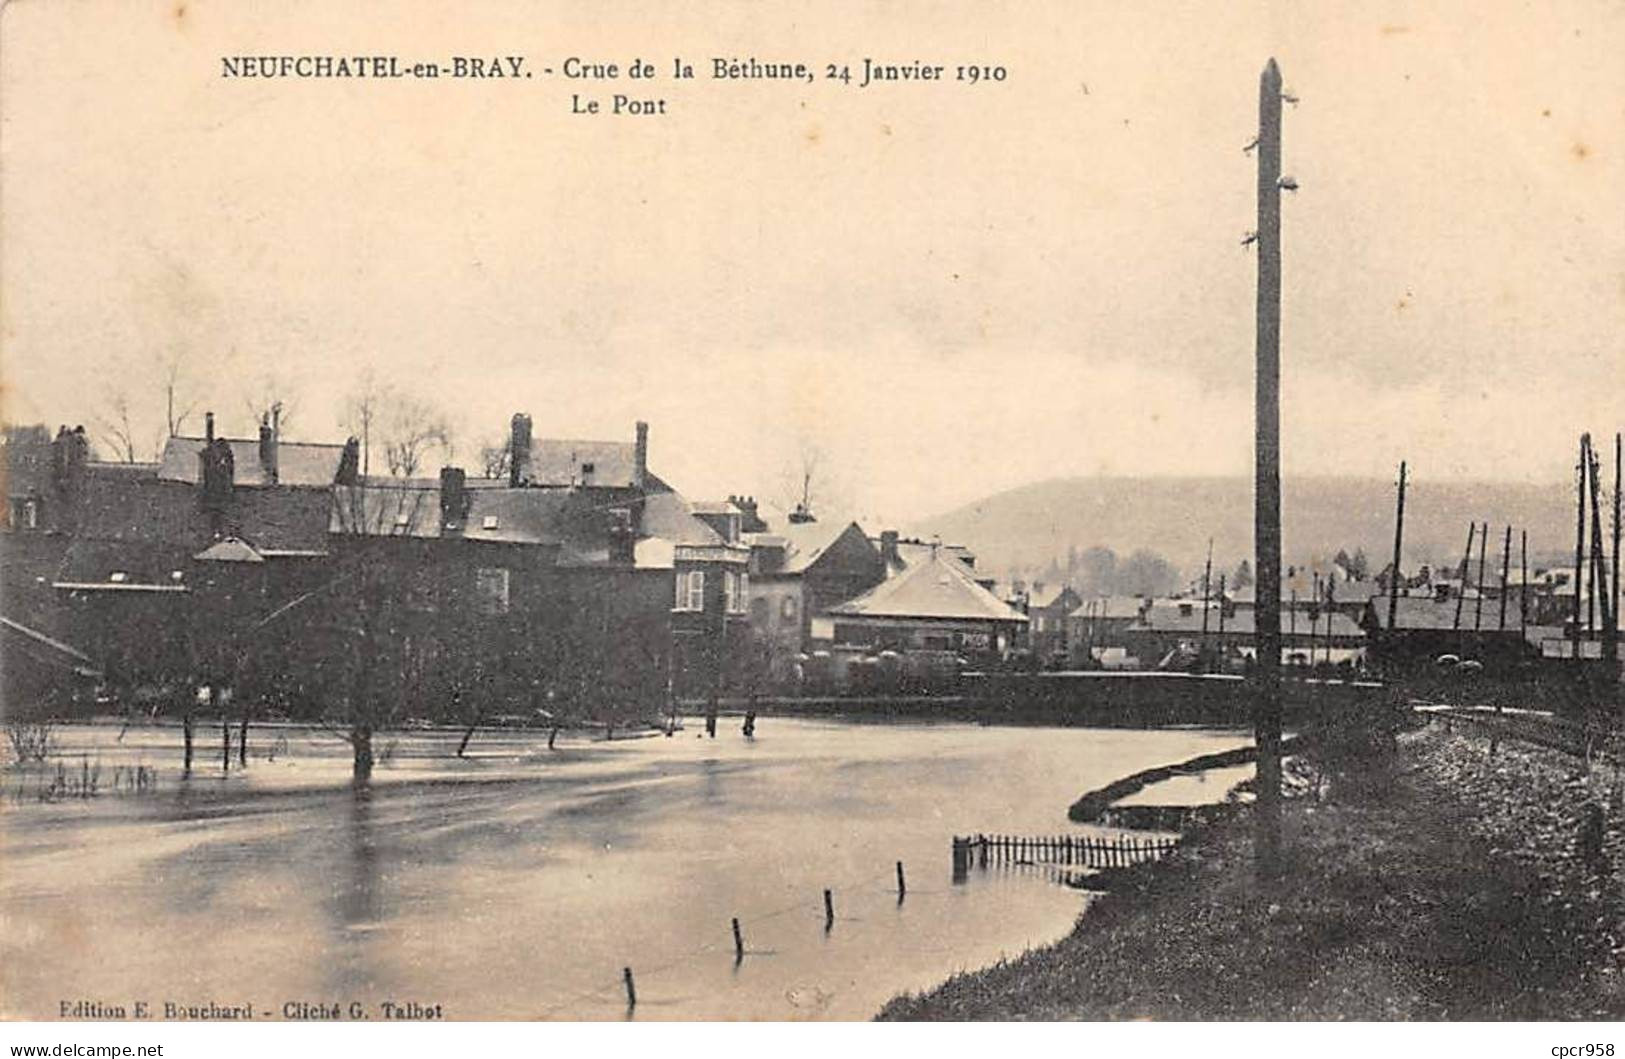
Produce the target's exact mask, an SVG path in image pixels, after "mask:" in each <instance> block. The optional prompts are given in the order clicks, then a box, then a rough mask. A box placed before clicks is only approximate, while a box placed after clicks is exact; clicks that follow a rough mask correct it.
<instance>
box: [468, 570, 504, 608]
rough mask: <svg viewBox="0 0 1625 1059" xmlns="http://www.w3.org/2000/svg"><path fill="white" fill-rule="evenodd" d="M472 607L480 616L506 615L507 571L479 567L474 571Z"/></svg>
mask: <svg viewBox="0 0 1625 1059" xmlns="http://www.w3.org/2000/svg"><path fill="white" fill-rule="evenodd" d="M474 606H475V608H476V609H478V610H479V612H480V613H481V614H506V613H508V571H507V569H506V568H505V567H484V566H482V567H480V568H479V569H477V570H475V571H474Z"/></svg>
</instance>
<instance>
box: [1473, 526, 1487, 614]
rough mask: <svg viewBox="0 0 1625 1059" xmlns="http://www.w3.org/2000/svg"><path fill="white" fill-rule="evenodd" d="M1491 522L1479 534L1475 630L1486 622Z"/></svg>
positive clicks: (1474, 612) (1474, 609)
mask: <svg viewBox="0 0 1625 1059" xmlns="http://www.w3.org/2000/svg"><path fill="white" fill-rule="evenodd" d="M1489 542H1490V524H1489V523H1488V522H1486V523H1484V528H1483V530H1482V531H1480V532H1479V534H1478V587H1477V591H1478V600H1477V602H1476V603H1475V605H1474V606H1473V631H1474V632H1477V631H1478V630H1479V629H1480V628H1482V627H1483V622H1484V557H1485V554H1486V553H1487V552H1488V550H1489Z"/></svg>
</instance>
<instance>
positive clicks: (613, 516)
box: [609, 507, 638, 566]
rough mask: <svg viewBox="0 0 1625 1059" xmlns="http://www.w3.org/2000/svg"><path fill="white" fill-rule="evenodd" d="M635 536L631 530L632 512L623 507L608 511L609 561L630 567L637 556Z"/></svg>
mask: <svg viewBox="0 0 1625 1059" xmlns="http://www.w3.org/2000/svg"><path fill="white" fill-rule="evenodd" d="M637 544H638V539H637V534H636V533H634V532H633V530H632V512H631V511H630V510H629V509H627V508H624V507H613V508H610V509H609V561H610V562H612V563H618V564H622V565H625V566H630V565H632V563H633V561H634V560H635V559H636V556H637Z"/></svg>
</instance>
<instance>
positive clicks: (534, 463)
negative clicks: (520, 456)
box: [519, 438, 637, 489]
mask: <svg viewBox="0 0 1625 1059" xmlns="http://www.w3.org/2000/svg"><path fill="white" fill-rule="evenodd" d="M589 467H590V468H591V470H588V468H589ZM519 474H520V478H521V480H523V481H525V482H528V483H529V484H531V485H541V486H571V485H587V486H600V487H610V488H619V489H627V488H631V487H632V486H634V485H636V484H637V482H636V479H637V447H636V446H635V445H634V444H632V443H631V442H629V441H576V440H571V439H567V438H536V439H534V440H533V441H532V442H531V447H530V456H529V457H528V458H527V459H525V460H524V461H523V463H522V465H521V466H520V468H519Z"/></svg>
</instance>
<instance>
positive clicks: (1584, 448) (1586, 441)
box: [1569, 434, 1591, 665]
mask: <svg viewBox="0 0 1625 1059" xmlns="http://www.w3.org/2000/svg"><path fill="white" fill-rule="evenodd" d="M1590 451H1591V435H1590V434H1581V435H1580V463H1579V465H1578V466H1576V467H1575V472H1576V477H1575V479H1574V486H1575V502H1576V505H1577V508H1578V510H1577V511H1576V512H1575V515H1574V628H1573V630H1572V631H1571V632H1570V634H1569V641H1570V643H1572V644H1573V645H1574V661H1575V664H1576V665H1578V664H1579V662H1580V630H1581V628H1582V622H1583V621H1584V618H1585V611H1584V609H1583V608H1582V606H1581V603H1580V582H1581V581H1582V580H1584V578H1585V546H1586V461H1587V460H1588V459H1590V455H1589V453H1590Z"/></svg>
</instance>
